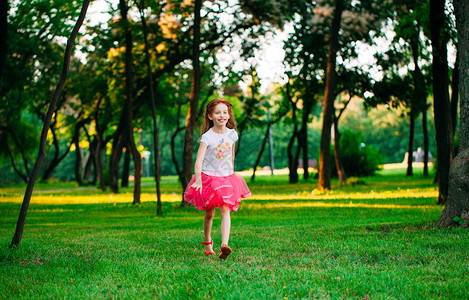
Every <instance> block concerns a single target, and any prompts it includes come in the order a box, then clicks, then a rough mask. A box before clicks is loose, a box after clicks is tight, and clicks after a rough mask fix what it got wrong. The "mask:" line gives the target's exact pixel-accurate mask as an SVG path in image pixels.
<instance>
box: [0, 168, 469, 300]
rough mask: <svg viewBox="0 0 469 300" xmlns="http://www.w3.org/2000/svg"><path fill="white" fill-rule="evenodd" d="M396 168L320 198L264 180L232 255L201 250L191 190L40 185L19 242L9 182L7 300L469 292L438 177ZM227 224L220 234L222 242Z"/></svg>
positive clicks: (464, 246) (466, 239)
mask: <svg viewBox="0 0 469 300" xmlns="http://www.w3.org/2000/svg"><path fill="white" fill-rule="evenodd" d="M415 171H416V174H415V175H414V177H412V178H408V177H406V176H404V175H403V174H405V169H402V168H400V169H385V170H383V171H381V172H380V173H379V174H378V175H376V176H373V177H367V178H362V179H359V180H353V179H352V180H351V182H353V184H350V185H346V186H339V185H337V182H336V181H333V185H334V186H333V190H332V191H331V192H327V193H321V192H319V191H317V190H315V188H316V187H317V180H314V179H313V180H310V181H308V182H303V181H302V182H300V183H299V184H295V185H291V184H288V177H287V175H275V176H273V177H271V176H266V175H264V176H262V175H259V176H257V177H256V182H255V183H251V184H249V182H248V184H249V185H250V188H251V191H252V193H253V196H252V197H251V198H250V199H247V200H245V201H244V202H243V203H242V204H241V206H240V210H239V211H238V212H235V213H233V214H232V232H231V239H230V246H231V247H232V248H233V250H234V252H233V254H232V255H231V256H230V257H229V258H228V259H227V260H226V261H221V260H219V259H218V258H214V257H208V258H207V257H205V256H204V255H203V245H200V244H199V243H200V242H201V241H202V239H203V234H202V218H203V212H198V211H196V210H195V208H181V207H180V206H179V197H180V193H181V192H180V185H179V184H178V183H177V182H176V179H175V178H174V177H165V178H164V179H163V186H162V187H163V210H164V215H163V216H157V215H156V213H155V212H156V202H155V199H154V196H153V194H154V186H153V185H152V184H151V181H149V182H148V184H147V185H144V186H143V193H142V200H143V203H142V204H141V205H139V206H133V205H132V204H131V201H132V199H131V198H132V190H131V189H130V188H126V189H122V191H121V194H118V195H109V194H108V193H102V192H99V191H97V190H96V189H94V188H92V187H91V188H86V189H81V188H78V187H76V185H75V184H74V183H70V184H62V183H55V184H38V185H37V187H36V190H35V193H34V195H33V199H32V201H31V205H30V208H29V213H28V216H27V219H26V226H25V231H24V235H23V240H22V244H21V246H20V247H19V248H17V249H9V248H8V246H9V244H10V242H11V239H12V237H13V233H14V229H15V225H16V220H17V218H18V213H19V209H20V206H21V201H22V196H23V193H24V186H22V185H19V186H9V187H2V188H0V276H1V279H0V299H13V298H15V299H16V298H28V299H30V298H158V299H161V298H165V299H166V298H177V299H180V298H191V299H192V298H194V299H198V298H210V299H213V298H215V299H220V298H223V299H297V298H300V299H304V298H308V299H311V298H321V299H322V298H326V299H329V298H331V299H337V298H360V299H363V298H372V299H388V298H397V299H419V298H450V297H451V298H464V299H466V298H467V297H468V295H469V235H468V231H467V229H466V230H462V229H452V230H449V229H439V228H435V227H434V224H435V222H436V221H437V220H438V217H439V215H440V214H441V211H442V209H443V207H441V206H438V205H436V199H437V187H436V186H434V185H432V179H433V178H423V177H422V176H421V173H419V172H418V171H419V170H415ZM219 225H220V218H219V213H218V212H217V215H216V218H215V220H214V228H213V235H212V236H213V240H214V245H215V248H217V247H218V248H219V246H220V240H221V237H220V228H219Z"/></svg>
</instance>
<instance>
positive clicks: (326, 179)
mask: <svg viewBox="0 0 469 300" xmlns="http://www.w3.org/2000/svg"><path fill="white" fill-rule="evenodd" d="M343 7H344V0H335V10H334V17H333V19H332V26H331V33H330V37H329V51H328V54H327V70H326V89H325V92H324V105H323V111H322V133H321V145H320V150H319V182H318V187H319V189H320V190H325V189H330V188H331V149H330V145H331V126H332V110H333V109H334V95H335V93H334V90H335V79H336V71H335V67H336V58H337V49H338V46H339V30H340V21H341V19H342V11H343Z"/></svg>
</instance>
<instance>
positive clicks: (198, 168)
mask: <svg viewBox="0 0 469 300" xmlns="http://www.w3.org/2000/svg"><path fill="white" fill-rule="evenodd" d="M206 151H207V144H205V143H202V142H201V143H200V145H199V150H198V151H197V159H196V160H195V166H194V174H195V182H194V183H193V184H192V185H191V187H193V188H195V190H196V191H198V190H199V189H200V193H201V194H202V162H203V161H204V157H205V152H206Z"/></svg>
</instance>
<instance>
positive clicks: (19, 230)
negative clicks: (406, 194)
mask: <svg viewBox="0 0 469 300" xmlns="http://www.w3.org/2000/svg"><path fill="white" fill-rule="evenodd" d="M89 4H90V0H84V1H83V6H82V9H81V12H80V15H79V17H78V20H77V22H76V24H75V26H74V27H73V30H72V33H71V34H70V37H69V38H68V40H67V46H66V48H65V55H64V62H63V69H62V74H61V75H60V79H59V82H58V83H57V87H56V88H55V91H54V95H53V96H52V98H51V100H50V103H49V108H48V110H47V114H46V118H45V120H44V125H43V127H42V132H41V139H40V144H39V152H38V155H37V158H36V163H35V164H34V167H33V171H32V173H31V178H30V180H29V182H28V186H27V187H26V191H25V194H24V198H23V203H22V205H21V210H20V215H19V217H18V222H17V223H16V230H15V234H14V235H13V239H12V241H11V244H10V248H11V247H14V246H19V244H20V242H21V238H22V236H23V229H24V222H25V220H26V215H27V213H28V207H29V203H30V201H31V195H32V193H33V189H34V184H35V183H36V179H37V176H38V174H39V169H40V167H41V164H42V162H43V160H44V156H45V154H46V143H47V132H48V131H49V127H50V122H51V120H52V115H53V113H54V111H55V107H56V104H57V100H58V99H59V96H60V92H61V91H62V88H63V86H64V85H65V81H66V79H67V76H68V73H69V70H70V57H71V54H72V47H73V44H74V42H75V39H76V37H77V34H78V30H79V29H80V27H81V25H82V24H83V20H84V19H85V15H86V11H87V9H88V5H89Z"/></svg>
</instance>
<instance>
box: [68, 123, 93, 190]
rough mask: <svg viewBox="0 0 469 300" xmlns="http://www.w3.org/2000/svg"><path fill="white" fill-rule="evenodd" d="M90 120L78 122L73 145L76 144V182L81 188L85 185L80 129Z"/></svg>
mask: <svg viewBox="0 0 469 300" xmlns="http://www.w3.org/2000/svg"><path fill="white" fill-rule="evenodd" d="M88 121H89V119H84V120H81V121H78V123H77V124H76V125H75V131H74V133H73V139H72V144H75V167H74V172H75V180H76V181H77V183H78V185H79V186H82V185H83V153H82V150H81V147H80V129H81V128H82V127H83V126H85V124H86V123H87V122H88Z"/></svg>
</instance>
